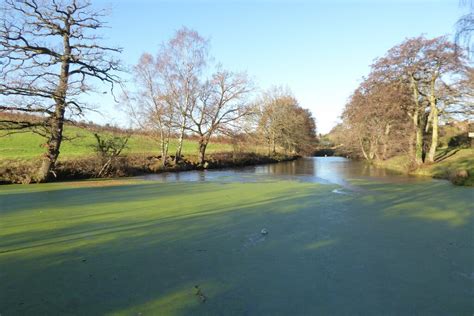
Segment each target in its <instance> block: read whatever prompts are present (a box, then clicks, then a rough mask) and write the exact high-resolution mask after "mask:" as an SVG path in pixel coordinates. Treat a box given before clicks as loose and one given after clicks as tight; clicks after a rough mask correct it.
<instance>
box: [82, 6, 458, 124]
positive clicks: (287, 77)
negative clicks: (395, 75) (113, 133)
mask: <svg viewBox="0 0 474 316" xmlns="http://www.w3.org/2000/svg"><path fill="white" fill-rule="evenodd" d="M94 5H97V6H98V7H104V6H109V7H111V8H112V13H111V16H110V17H109V18H108V21H109V26H110V29H107V30H106V32H105V35H106V37H107V38H108V41H109V42H110V43H113V44H115V45H118V46H121V47H123V48H124V53H123V55H122V57H121V59H122V60H123V62H124V63H125V64H127V65H131V64H134V63H136V62H137V60H138V58H139V56H140V55H141V54H142V53H143V52H151V53H155V52H156V51H157V49H158V46H159V44H160V43H161V42H163V41H165V40H167V39H168V38H170V37H171V36H173V33H174V32H175V30H177V29H179V28H180V27H182V26H187V27H189V28H192V29H195V30H196V31H198V32H199V33H200V34H201V35H203V36H204V37H207V38H210V40H211V53H212V55H213V56H214V57H215V58H216V60H218V61H220V62H222V64H223V65H224V66H225V67H227V68H230V69H231V70H242V71H247V72H248V74H249V75H250V76H251V77H252V78H253V79H254V80H255V82H256V83H257V85H258V86H259V87H260V88H262V89H265V88H268V87H270V86H272V85H285V86H288V87H289V88H290V89H291V90H292V91H293V92H294V94H295V96H296V97H297V98H298V100H299V101H300V104H301V105H302V106H303V107H306V108H309V109H311V110H312V112H313V114H314V116H315V117H316V119H317V124H318V132H321V133H326V132H328V131H329V130H330V129H331V127H332V126H334V125H335V123H336V122H337V120H338V117H339V115H340V114H341V111H342V108H343V107H344V104H345V102H346V101H347V99H348V97H349V96H350V94H351V93H352V91H353V90H354V89H355V88H356V87H357V85H358V83H359V82H360V78H361V77H362V76H364V75H366V74H367V73H368V70H369V65H370V64H371V62H372V61H373V60H374V58H376V57H378V56H381V55H383V54H384V53H385V52H386V51H387V50H388V49H389V48H390V47H392V46H394V45H396V44H398V43H400V42H401V41H403V40H404V39H405V38H407V37H414V36H418V35H420V34H426V36H428V37H434V36H439V35H444V34H453V32H454V24H455V22H456V20H457V19H458V17H459V16H460V15H461V14H463V13H464V12H465V11H466V8H462V7H459V1H458V0H347V1H345V0H332V1H331V0H324V1H316V0H314V1H290V0H287V1H283V0H280V1H278V0H275V1H272V0H260V1H258V0H257V1H250V0H248V1H245V0H241V1H217V0H216V1H203V0H201V1H199V0H196V1H191V0H189V1H179V0H178V1H152V0H116V1H114V2H113V3H112V4H110V1H106V0H96V1H94ZM97 100H101V101H100V103H102V105H101V111H102V113H104V115H103V116H102V117H99V116H97V115H91V116H90V118H92V119H94V120H96V121H100V122H102V123H104V122H111V123H119V124H126V120H125V118H124V115H123V114H121V113H119V111H118V110H117V108H116V107H115V106H114V105H113V102H112V101H111V100H109V99H107V98H105V97H101V98H100V99H97Z"/></svg>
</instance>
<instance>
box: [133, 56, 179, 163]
mask: <svg viewBox="0 0 474 316" xmlns="http://www.w3.org/2000/svg"><path fill="white" fill-rule="evenodd" d="M133 75H134V76H133V82H134V86H135V87H134V90H133V91H131V92H130V91H128V92H127V93H126V94H125V105H126V106H127V108H126V110H127V112H128V114H129V117H130V118H131V119H132V121H133V123H135V124H136V125H138V126H139V127H140V128H141V129H143V130H146V131H147V132H149V133H151V135H153V136H154V137H155V138H156V139H158V142H159V144H160V152H161V163H162V166H163V167H164V166H166V164H167V161H168V150H169V143H170V140H171V137H172V136H173V131H174V129H175V127H176V121H175V120H176V116H177V108H176V106H175V103H174V98H173V96H172V95H170V94H171V91H169V90H168V89H167V84H166V83H165V82H163V77H162V76H161V75H160V72H159V65H158V64H157V61H156V59H155V58H154V57H153V56H152V55H150V54H148V53H144V54H143V55H142V56H141V57H140V60H139V61H138V63H137V64H136V65H135V66H134V67H133Z"/></svg>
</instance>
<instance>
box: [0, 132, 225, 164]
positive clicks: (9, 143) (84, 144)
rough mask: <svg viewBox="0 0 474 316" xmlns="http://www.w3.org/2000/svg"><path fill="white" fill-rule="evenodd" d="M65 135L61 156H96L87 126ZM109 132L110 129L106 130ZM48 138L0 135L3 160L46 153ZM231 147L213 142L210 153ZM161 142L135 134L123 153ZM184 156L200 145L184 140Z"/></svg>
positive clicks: (148, 150)
mask: <svg viewBox="0 0 474 316" xmlns="http://www.w3.org/2000/svg"><path fill="white" fill-rule="evenodd" d="M64 132H65V135H66V137H67V138H69V139H70V140H65V141H63V143H62V145H61V155H60V159H68V158H80V157H84V156H90V155H94V154H95V153H94V145H95V144H96V143H97V141H96V139H95V137H94V135H93V133H92V132H91V131H89V130H87V129H84V128H79V127H75V126H70V125H69V126H66V127H65V130H64ZM103 133H104V134H107V132H103ZM44 143H45V139H44V138H42V137H41V136H39V135H37V134H34V133H31V132H26V133H17V134H11V135H7V136H2V137H0V160H1V159H23V160H29V159H34V158H38V157H40V156H41V155H42V154H43V153H44V151H45V150H44V148H43V147H42V144H44ZM176 145H177V140H173V141H172V142H171V144H170V153H171V154H172V153H174V151H175V150H176ZM230 150H232V145H228V144H221V143H212V142H211V143H210V144H209V148H208V153H212V152H222V151H230ZM159 152H160V150H159V143H158V141H156V140H154V139H153V138H152V137H149V136H145V135H140V134H134V135H132V136H131V137H130V139H129V141H128V143H127V148H125V149H124V151H123V153H124V154H159ZM183 152H184V154H185V155H196V154H197V152H198V144H197V142H196V141H192V140H185V142H184V144H183Z"/></svg>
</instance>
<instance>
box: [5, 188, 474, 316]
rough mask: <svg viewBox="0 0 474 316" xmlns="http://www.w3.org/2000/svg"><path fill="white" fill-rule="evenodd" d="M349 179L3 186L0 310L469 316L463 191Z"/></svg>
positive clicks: (466, 197)
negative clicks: (349, 187) (347, 186)
mask: <svg viewBox="0 0 474 316" xmlns="http://www.w3.org/2000/svg"><path fill="white" fill-rule="evenodd" d="M353 184H354V185H357V186H358V187H359V188H360V191H358V193H354V194H346V195H343V194H335V193H333V192H332V190H334V189H335V188H337V186H335V185H322V184H314V183H304V182H297V181H271V182H270V181H269V182H264V183H239V182H230V181H229V179H227V180H226V181H225V182H200V183H190V182H188V183H186V182H184V183H157V182H144V181H137V180H115V181H113V180H108V181H83V182H65V183H52V184H40V185H29V186H21V185H11V186H4V187H2V188H1V189H0V266H1V269H0V313H1V314H2V315H412V314H419V315H470V314H471V313H472V311H473V310H474V301H473V300H472V282H473V277H474V271H473V266H474V249H473V242H474V240H473V235H472V232H473V231H474V221H473V219H474V218H473V206H472V195H471V193H472V192H471V191H469V190H471V189H469V188H464V187H455V186H452V185H450V184H449V183H447V182H445V181H430V182H426V181H425V182H421V183H400V184H390V183H377V182H369V181H366V180H363V181H362V180H359V181H355V182H353ZM262 228H266V229H267V230H268V232H269V233H268V235H261V233H260V231H261V229H262ZM195 286H198V288H199V291H200V295H196V294H198V293H197V292H198V290H197V289H196V287H195ZM201 295H202V296H201ZM203 297H204V298H205V299H206V301H205V302H202V299H203Z"/></svg>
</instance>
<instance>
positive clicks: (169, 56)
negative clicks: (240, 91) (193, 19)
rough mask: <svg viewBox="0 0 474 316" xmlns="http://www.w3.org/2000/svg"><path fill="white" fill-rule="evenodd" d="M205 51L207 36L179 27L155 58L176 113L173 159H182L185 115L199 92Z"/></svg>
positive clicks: (188, 114)
mask: <svg viewBox="0 0 474 316" xmlns="http://www.w3.org/2000/svg"><path fill="white" fill-rule="evenodd" d="M208 50H209V48H208V41H207V40H206V39H204V38H203V37H201V36H200V35H199V34H198V33H197V32H196V31H193V30H190V29H188V28H182V29H180V30H178V31H177V32H176V34H175V35H174V37H173V38H172V39H170V40H169V41H168V42H167V43H165V44H163V45H162V47H161V49H160V51H159V53H158V56H157V58H156V64H157V72H158V75H159V76H160V80H161V82H162V84H163V88H162V90H163V93H164V95H165V97H166V100H167V102H169V103H170V104H172V105H173V106H174V107H175V109H176V112H177V115H176V116H175V120H174V121H175V122H176V125H177V126H176V130H177V135H178V146H177V149H176V157H175V161H176V162H178V161H179V160H180V159H181V151H182V148H183V140H184V135H185V131H186V129H187V128H188V126H189V121H188V118H189V116H190V113H191V111H192V109H193V108H194V106H195V104H196V101H197V99H198V97H199V94H200V88H201V81H200V78H201V75H202V73H203V71H204V69H205V66H206V65H207V63H208V62H209V58H208Z"/></svg>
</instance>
